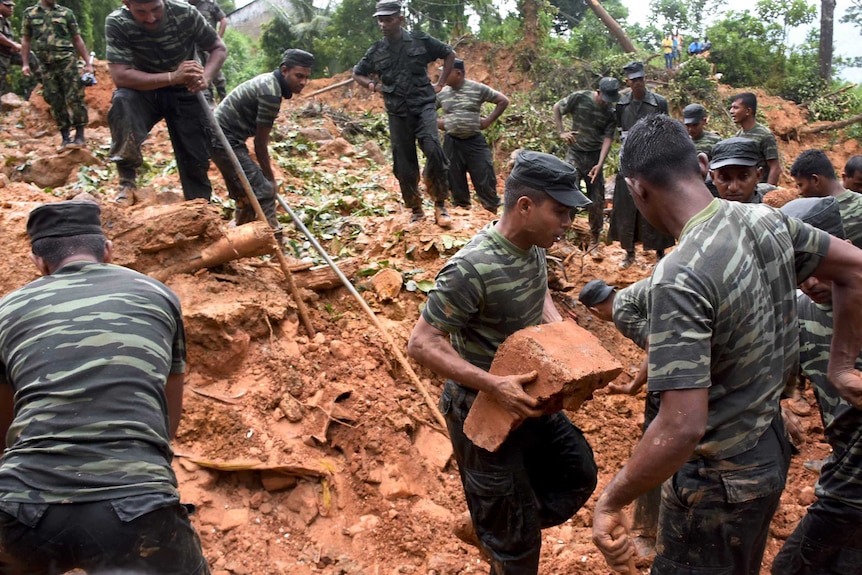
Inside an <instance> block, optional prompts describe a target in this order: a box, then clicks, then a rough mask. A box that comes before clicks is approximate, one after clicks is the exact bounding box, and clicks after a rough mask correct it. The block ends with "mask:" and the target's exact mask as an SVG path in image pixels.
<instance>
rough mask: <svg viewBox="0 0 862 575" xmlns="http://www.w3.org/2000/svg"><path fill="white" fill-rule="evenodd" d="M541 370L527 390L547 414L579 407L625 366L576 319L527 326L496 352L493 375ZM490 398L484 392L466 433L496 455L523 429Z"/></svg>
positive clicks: (476, 403) (478, 399) (470, 415)
mask: <svg viewBox="0 0 862 575" xmlns="http://www.w3.org/2000/svg"><path fill="white" fill-rule="evenodd" d="M534 370H535V371H537V372H538V374H539V375H538V377H537V378H536V379H535V380H534V381H532V382H530V383H528V384H527V385H526V386H524V390H525V391H526V392H527V393H529V394H530V395H531V396H533V397H535V398H537V399H538V400H539V406H540V408H541V409H542V410H543V411H544V412H545V413H555V412H557V411H560V410H561V409H563V408H566V409H569V410H572V411H574V410H576V409H578V408H579V407H580V406H581V404H582V403H583V402H584V401H586V400H587V399H589V398H590V397H591V396H592V394H593V392H594V391H595V390H597V389H599V388H602V387H604V386H606V385H607V384H608V383H610V382H611V381H613V380H614V379H615V378H616V377H617V376H618V375H619V374H620V372H621V371H622V366H621V365H620V363H619V362H618V361H617V360H616V359H615V358H614V357H613V356H611V354H610V353H608V351H607V350H605V348H604V347H602V344H601V343H600V342H599V340H598V339H597V338H596V337H595V336H594V335H593V334H591V333H590V332H589V331H587V330H585V329H583V328H582V327H580V326H579V325H578V324H576V323H574V322H571V321H561V322H555V323H549V324H542V325H537V326H532V327H528V328H524V329H522V330H519V331H516V332H515V333H513V334H512V335H510V336H509V337H508V338H507V339H506V341H504V342H503V344H502V345H501V346H500V347H499V348H498V349H497V354H496V356H494V361H493V363H492V364H491V369H490V372H491V373H492V374H494V375H513V374H520V373H529V372H530V371H534ZM518 424H519V422H516V420H515V417H514V416H513V415H512V414H511V413H509V412H507V411H506V410H505V409H503V407H501V406H500V405H499V404H498V403H497V402H496V401H495V400H494V399H493V397H492V396H491V395H490V394H487V393H484V392H479V395H478V396H477V397H476V400H475V401H474V402H473V407H472V408H471V409H470V413H469V414H468V415H467V419H466V420H465V421H464V433H465V434H466V435H467V437H469V438H470V440H471V441H472V442H473V443H474V444H476V445H478V446H479V447H481V448H483V449H487V450H488V451H496V450H497V449H498V448H499V447H500V445H502V444H503V441H505V440H506V437H508V435H509V433H510V432H511V431H512V430H513V429H515V428H516V427H517V426H518Z"/></svg>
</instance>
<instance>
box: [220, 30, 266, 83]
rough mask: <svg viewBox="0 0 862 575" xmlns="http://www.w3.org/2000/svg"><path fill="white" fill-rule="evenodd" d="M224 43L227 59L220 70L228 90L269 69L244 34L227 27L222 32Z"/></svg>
mask: <svg viewBox="0 0 862 575" xmlns="http://www.w3.org/2000/svg"><path fill="white" fill-rule="evenodd" d="M224 43H225V45H227V60H225V63H224V66H223V67H222V72H224V76H225V79H226V81H227V89H228V91H230V90H233V89H234V88H236V87H237V86H238V85H239V84H242V83H243V82H245V81H246V80H248V79H250V78H253V77H255V76H257V75H258V74H262V73H264V72H267V71H268V70H270V69H269V68H267V67H266V65H265V63H264V62H263V60H262V58H261V53H260V51H259V50H258V48H257V46H256V45H255V43H254V41H253V40H252V39H251V38H249V37H248V36H246V35H245V34H241V33H239V32H237V31H236V30H232V29H231V28H230V27H228V29H227V30H226V31H225V34H224ZM272 69H274V67H273V68H272Z"/></svg>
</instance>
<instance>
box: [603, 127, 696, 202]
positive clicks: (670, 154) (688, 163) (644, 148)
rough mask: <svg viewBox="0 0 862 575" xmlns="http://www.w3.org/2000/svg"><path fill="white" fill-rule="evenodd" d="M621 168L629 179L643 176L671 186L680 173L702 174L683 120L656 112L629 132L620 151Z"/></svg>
mask: <svg viewBox="0 0 862 575" xmlns="http://www.w3.org/2000/svg"><path fill="white" fill-rule="evenodd" d="M620 171H621V172H622V174H623V176H625V177H627V178H633V177H636V178H643V179H644V180H646V181H648V182H650V183H652V184H654V185H657V186H668V185H669V184H670V183H671V182H672V181H673V180H675V179H676V178H678V177H679V176H685V177H688V176H692V175H694V176H697V177H698V178H700V177H701V173H700V164H699V163H698V161H697V150H696V149H695V147H694V143H693V142H692V141H691V138H690V137H689V136H688V132H686V131H685V128H684V127H683V125H682V123H681V122H679V121H678V120H676V119H675V118H671V117H670V116H666V115H664V114H656V115H652V116H647V117H646V118H641V119H640V120H638V121H637V123H636V124H635V125H634V126H633V127H632V129H631V130H629V131H628V135H627V136H626V141H625V143H623V148H622V150H621V151H620Z"/></svg>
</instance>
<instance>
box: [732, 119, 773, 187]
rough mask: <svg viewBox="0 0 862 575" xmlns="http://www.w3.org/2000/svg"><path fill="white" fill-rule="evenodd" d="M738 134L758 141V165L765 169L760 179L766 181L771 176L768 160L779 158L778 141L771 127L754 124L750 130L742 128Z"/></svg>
mask: <svg viewBox="0 0 862 575" xmlns="http://www.w3.org/2000/svg"><path fill="white" fill-rule="evenodd" d="M736 136H738V137H741V138H748V139H749V140H754V141H755V142H757V147H758V149H759V150H760V161H759V162H758V163H757V166H758V167H759V168H761V169H762V170H763V173H762V174H761V176H760V181H762V182H765V181H766V180H767V178H768V177H769V165H767V163H766V162H768V161H769V160H777V159H778V142H777V141H776V140H775V136H774V135H773V134H772V132H770V131H769V128H767V127H766V126H763V125H761V124H754V126H753V127H752V128H751V129H750V130H742V129H740V130H739V131H738V132H737V133H736Z"/></svg>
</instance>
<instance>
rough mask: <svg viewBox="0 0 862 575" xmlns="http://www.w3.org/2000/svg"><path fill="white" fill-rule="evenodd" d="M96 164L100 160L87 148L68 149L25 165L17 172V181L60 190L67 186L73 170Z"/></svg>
mask: <svg viewBox="0 0 862 575" xmlns="http://www.w3.org/2000/svg"><path fill="white" fill-rule="evenodd" d="M96 163H98V160H97V159H96V157H95V156H94V155H93V153H92V152H90V150H88V149H87V148H83V147H67V148H64V149H63V150H62V151H60V152H59V153H57V154H54V155H49V156H42V157H39V158H36V159H35V160H33V161H32V162H30V163H27V164H25V165H24V166H23V168H22V169H21V170H20V171H17V172H16V179H19V180H21V181H23V182H28V183H31V184H35V185H37V186H39V187H40V188H59V187H61V186H65V185H66V182H67V181H68V180H69V176H70V175H71V174H72V171H73V170H77V169H78V168H79V167H80V166H81V165H86V166H91V165H93V164H96Z"/></svg>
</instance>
